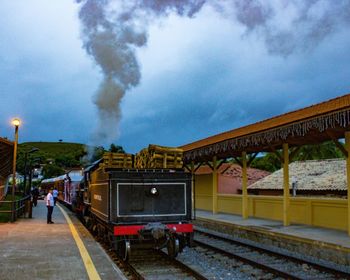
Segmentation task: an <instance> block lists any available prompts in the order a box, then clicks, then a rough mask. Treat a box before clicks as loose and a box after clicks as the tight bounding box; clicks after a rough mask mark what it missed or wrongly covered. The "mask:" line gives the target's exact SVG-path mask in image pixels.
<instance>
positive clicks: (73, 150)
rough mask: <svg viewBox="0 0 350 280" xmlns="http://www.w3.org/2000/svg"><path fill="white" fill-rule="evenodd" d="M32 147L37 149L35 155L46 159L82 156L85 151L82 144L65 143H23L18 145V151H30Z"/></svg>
mask: <svg viewBox="0 0 350 280" xmlns="http://www.w3.org/2000/svg"><path fill="white" fill-rule="evenodd" d="M33 147H35V148H38V149H39V151H37V152H35V155H39V154H45V155H46V158H56V157H58V156H61V155H66V154H79V155H82V154H83V153H84V150H85V145H84V144H79V143H66V142H25V143H21V144H19V148H18V150H19V152H21V151H22V152H24V151H30V150H31V149H32V148H33ZM33 154H34V153H33Z"/></svg>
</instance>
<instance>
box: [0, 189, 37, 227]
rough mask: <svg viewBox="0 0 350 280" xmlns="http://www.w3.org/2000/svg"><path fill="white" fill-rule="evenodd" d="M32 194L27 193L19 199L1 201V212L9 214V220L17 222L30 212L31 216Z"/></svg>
mask: <svg viewBox="0 0 350 280" xmlns="http://www.w3.org/2000/svg"><path fill="white" fill-rule="evenodd" d="M30 204H31V196H30V195H27V196H25V197H22V198H20V199H17V200H14V201H13V200H2V201H0V214H8V215H9V220H10V221H11V222H15V221H16V219H17V218H19V217H21V216H23V217H24V216H25V214H26V213H29V217H31V207H30Z"/></svg>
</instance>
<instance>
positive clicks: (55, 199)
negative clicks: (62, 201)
mask: <svg viewBox="0 0 350 280" xmlns="http://www.w3.org/2000/svg"><path fill="white" fill-rule="evenodd" d="M52 195H53V201H54V205H55V206H56V202H57V198H58V190H57V189H56V188H54V190H53V192H52Z"/></svg>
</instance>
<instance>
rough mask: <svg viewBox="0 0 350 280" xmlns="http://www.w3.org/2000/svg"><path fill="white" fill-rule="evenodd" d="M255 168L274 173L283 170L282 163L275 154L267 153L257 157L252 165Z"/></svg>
mask: <svg viewBox="0 0 350 280" xmlns="http://www.w3.org/2000/svg"><path fill="white" fill-rule="evenodd" d="M250 166H251V167H253V168H257V169H261V170H266V171H269V172H274V171H276V170H278V169H280V168H281V161H280V159H279V158H278V156H277V155H276V154H274V153H266V154H264V155H263V156H261V157H256V158H255V159H254V160H253V162H252V163H251V165H250Z"/></svg>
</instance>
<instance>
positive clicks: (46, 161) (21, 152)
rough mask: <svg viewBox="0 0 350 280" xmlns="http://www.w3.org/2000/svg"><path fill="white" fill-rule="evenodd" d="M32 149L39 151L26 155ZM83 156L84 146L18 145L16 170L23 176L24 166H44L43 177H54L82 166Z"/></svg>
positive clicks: (57, 143)
mask: <svg viewBox="0 0 350 280" xmlns="http://www.w3.org/2000/svg"><path fill="white" fill-rule="evenodd" d="M33 148H37V149H39V150H37V151H35V152H32V153H28V152H30V151H31V150H32V149H33ZM85 155H86V152H85V145H83V144H79V143H66V142H25V143H21V144H19V145H18V158H17V170H18V171H19V172H20V173H22V174H24V170H25V165H27V168H28V166H38V165H44V166H45V167H44V170H45V171H44V173H46V175H45V176H48V177H52V176H53V177H55V175H56V174H62V173H63V172H64V170H65V169H69V168H72V167H80V166H82V158H83V157H84V156H85ZM26 157H27V159H25V158H26Z"/></svg>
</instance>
